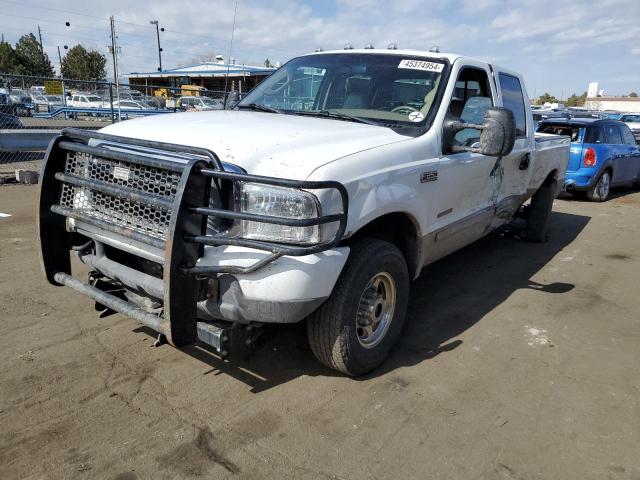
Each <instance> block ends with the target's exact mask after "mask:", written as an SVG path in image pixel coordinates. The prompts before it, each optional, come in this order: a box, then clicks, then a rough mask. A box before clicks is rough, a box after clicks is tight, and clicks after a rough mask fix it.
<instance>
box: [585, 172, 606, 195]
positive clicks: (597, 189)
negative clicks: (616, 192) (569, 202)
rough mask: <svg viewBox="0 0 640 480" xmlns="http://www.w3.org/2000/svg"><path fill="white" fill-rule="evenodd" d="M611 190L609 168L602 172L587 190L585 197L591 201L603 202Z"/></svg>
mask: <svg viewBox="0 0 640 480" xmlns="http://www.w3.org/2000/svg"><path fill="white" fill-rule="evenodd" d="M610 192H611V173H610V172H609V170H606V171H605V172H603V174H602V175H600V178H599V179H598V181H597V182H596V184H595V186H594V187H593V188H592V189H591V190H589V191H588V192H587V198H588V199H589V200H591V201H592V202H604V201H605V200H606V199H607V198H609V193H610Z"/></svg>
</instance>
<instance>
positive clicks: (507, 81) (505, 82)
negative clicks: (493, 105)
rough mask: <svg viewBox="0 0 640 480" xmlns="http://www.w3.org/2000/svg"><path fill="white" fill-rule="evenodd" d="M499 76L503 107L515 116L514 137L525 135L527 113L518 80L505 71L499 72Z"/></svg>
mask: <svg viewBox="0 0 640 480" xmlns="http://www.w3.org/2000/svg"><path fill="white" fill-rule="evenodd" d="M499 78H500V88H501V90H502V103H503V105H504V107H505V108H508V109H509V110H511V111H512V112H513V116H514V117H515V118H516V137H520V138H522V137H526V136H527V115H526V110H525V106H524V95H523V94H522V86H521V85H520V80H518V79H517V78H516V77H514V76H512V75H507V74H505V73H500V74H499Z"/></svg>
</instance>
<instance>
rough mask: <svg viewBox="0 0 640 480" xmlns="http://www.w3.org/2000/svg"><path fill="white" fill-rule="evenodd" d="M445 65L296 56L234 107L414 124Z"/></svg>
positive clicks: (422, 118) (385, 57)
mask: <svg viewBox="0 0 640 480" xmlns="http://www.w3.org/2000/svg"><path fill="white" fill-rule="evenodd" d="M445 68H447V66H446V65H445V63H443V62H442V61H439V60H430V59H425V58H420V57H411V56H407V57H405V56H401V55H394V54H357V53H352V54H349V53H329V54H318V55H309V56H304V57H299V58H295V59H293V60H291V61H290V62H288V63H287V64H286V65H284V66H283V67H282V68H280V69H279V70H277V71H276V72H274V73H273V74H272V75H271V76H270V77H268V78H267V79H266V80H264V81H263V82H262V83H260V84H259V85H258V86H257V87H256V88H254V89H253V90H252V91H251V92H250V93H249V94H248V95H247V96H246V97H245V98H244V99H243V100H242V101H241V102H240V103H239V106H240V107H242V106H247V107H248V106H251V105H257V106H260V107H268V108H271V109H277V110H279V111H281V112H282V113H292V114H303V113H308V114H313V113H318V114H321V113H323V112H324V113H325V114H326V113H327V112H331V113H335V114H342V115H344V116H351V117H357V118H360V119H366V120H369V121H372V122H375V123H376V124H380V125H387V126H412V127H419V126H422V125H424V124H425V123H426V119H427V117H428V116H429V112H430V111H431V110H432V108H433V106H434V103H435V102H434V100H435V97H436V91H437V88H438V85H439V84H440V78H441V76H442V75H443V73H444V71H445Z"/></svg>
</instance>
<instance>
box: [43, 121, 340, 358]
mask: <svg viewBox="0 0 640 480" xmlns="http://www.w3.org/2000/svg"><path fill="white" fill-rule="evenodd" d="M95 142H102V143H106V144H107V145H108V147H107V148H105V146H104V145H98V146H95V145H92V143H95ZM69 153H71V154H74V153H75V154H76V155H84V156H88V157H87V158H88V159H91V161H92V160H96V158H98V159H106V160H107V161H108V162H112V163H111V167H107V170H108V169H109V168H111V174H113V171H115V168H116V167H114V165H116V164H117V165H122V164H127V165H132V166H133V167H135V168H138V167H140V168H151V169H159V170H162V171H167V172H173V174H175V175H179V181H178V182H177V186H176V188H175V189H174V190H175V192H173V194H172V196H173V199H170V198H167V197H166V196H161V195H155V194H154V193H150V192H148V191H144V190H142V189H141V190H138V189H135V188H132V187H131V186H130V185H128V183H129V182H128V180H127V182H125V183H127V184H126V185H123V184H122V183H118V182H115V180H114V181H113V182H112V181H105V180H101V179H95V178H86V177H83V176H82V175H77V174H74V173H73V172H69V171H67V170H66V162H67V155H68V154H69ZM83 158H84V157H83ZM89 162H90V160H87V165H89ZM133 167H132V168H133ZM85 168H92V167H85ZM127 171H128V170H127ZM222 181H229V182H232V183H234V184H235V183H236V182H251V183H258V184H264V185H272V186H278V187H289V188H296V189H304V190H325V189H329V190H334V191H337V192H338V194H339V195H340V198H341V204H342V205H341V206H342V212H341V213H338V214H330V215H325V216H320V217H317V218H310V219H291V218H286V217H272V216H266V215H257V214H250V213H245V212H237V211H232V210H227V209H224V208H222V206H221V205H220V206H219V207H218V206H216V205H214V206H212V205H210V199H211V198H212V196H211V193H212V192H211V189H212V188H213V189H218V192H217V197H218V198H219V196H220V195H219V193H220V192H219V189H220V185H221V182H222ZM63 186H67V187H66V188H73V189H81V190H82V191H83V192H85V193H82V195H88V193H86V191H89V192H91V195H95V194H94V193H93V192H97V193H98V194H100V195H102V196H103V197H104V198H109V199H112V200H115V201H123V202H129V204H135V205H136V206H140V207H141V208H142V207H145V208H146V207H153V208H158V209H163V211H168V212H169V214H170V216H169V218H170V220H169V222H168V226H167V228H166V233H165V234H164V238H160V236H159V235H158V234H155V235H154V234H151V233H150V232H147V231H140V229H136V228H134V227H131V228H129V227H128V226H127V225H124V226H123V225H122V224H118V223H117V222H115V221H113V222H110V221H109V218H102V217H101V216H100V215H90V214H87V213H86V212H84V211H82V209H80V208H79V209H76V208H75V198H76V196H77V195H78V193H77V192H78V191H79V190H72V192H75V193H73V194H72V197H71V198H72V202H71V203H72V205H71V208H70V207H69V205H66V206H65V205H61V203H62V200H61V199H62V197H61V196H62V192H63ZM347 214H348V194H347V191H346V189H345V187H344V185H342V184H341V183H339V182H335V181H298V180H289V179H280V178H273V177H265V176H259V175H249V174H245V173H236V172H230V171H225V170H224V169H223V165H222V162H221V161H220V158H219V157H218V155H216V154H215V153H214V152H212V151H210V150H207V149H204V148H198V147H189V146H183V145H175V144H171V143H166V142H157V141H150V140H140V139H130V138H125V137H120V136H115V135H107V134H104V133H100V132H94V131H85V130H79V129H64V130H62V134H61V135H60V136H59V137H57V138H55V139H54V140H53V141H52V142H51V144H50V145H49V148H48V150H47V154H46V158H45V162H44V164H43V168H42V176H41V183H40V199H39V211H38V229H39V231H38V233H39V240H40V250H41V260H42V265H43V268H44V271H45V274H46V276H47V279H48V281H49V282H50V283H52V284H54V285H62V284H63V283H62V282H61V281H60V280H61V279H62V278H63V277H64V275H59V274H66V275H71V262H70V250H72V248H73V247H72V234H71V233H70V232H68V231H67V228H66V220H67V218H72V219H75V220H77V221H81V222H84V223H86V224H88V225H91V226H93V227H96V228H98V229H101V230H104V231H108V232H111V233H115V234H117V235H120V236H124V237H126V238H130V239H132V240H135V241H137V242H140V243H143V244H146V245H149V246H151V247H155V248H156V249H160V250H163V251H164V273H163V285H164V307H163V317H159V320H158V321H159V322H160V323H159V324H158V325H159V326H158V328H155V329H156V330H157V331H161V332H162V333H164V334H166V335H167V338H168V340H169V341H170V342H171V343H173V344H174V345H180V344H186V343H190V342H191V341H193V339H194V338H195V337H196V331H195V324H196V322H195V320H194V321H187V320H186V319H195V318H196V303H197V300H198V298H197V295H198V290H199V289H198V282H199V278H200V277H201V276H215V275H217V274H225V273H231V274H233V273H250V272H253V271H256V270H258V269H260V268H262V267H264V266H266V265H268V264H269V263H271V262H273V261H275V260H276V259H278V258H279V257H281V256H283V255H288V256H301V255H310V254H314V253H318V252H321V251H324V250H329V249H331V248H333V247H335V246H336V245H337V244H338V243H339V242H340V241H341V240H342V238H343V236H344V233H345V230H346V224H347ZM208 217H217V218H224V219H231V220H249V221H252V222H258V223H269V224H275V225H284V226H294V227H296V226H297V227H307V226H316V225H324V224H329V223H336V222H338V223H339V224H338V228H337V230H336V232H335V234H334V235H333V237H332V238H331V239H329V240H327V241H324V242H319V243H316V244H312V245H305V246H300V245H289V244H284V243H277V242H267V241H262V240H252V239H245V238H232V237H225V236H222V235H208V234H207V218H208ZM205 245H207V246H224V245H234V246H242V247H249V248H253V249H257V250H262V251H265V252H269V254H268V255H267V256H265V257H264V258H263V259H261V260H259V261H257V262H255V263H253V264H251V265H249V266H240V265H224V266H196V265H197V261H198V259H199V258H202V257H203V255H204V247H205ZM64 278H66V277H64ZM64 283H65V284H68V282H66V281H65V282H64ZM132 308H135V307H133V306H132ZM125 313H128V312H125ZM131 316H132V315H131ZM178 318H181V319H185V320H180V321H177V319H178ZM172 319H173V320H172Z"/></svg>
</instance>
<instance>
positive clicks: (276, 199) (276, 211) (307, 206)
mask: <svg viewBox="0 0 640 480" xmlns="http://www.w3.org/2000/svg"><path fill="white" fill-rule="evenodd" d="M235 201H236V210H238V211H240V212H243V213H255V214H257V215H268V216H270V217H282V218H296V219H303V218H316V217H318V216H319V214H320V206H319V203H318V199H317V197H316V196H315V195H313V194H311V193H308V192H303V191H301V190H296V189H293V188H283V187H273V186H269V185H259V184H253V183H243V184H240V186H239V187H238V190H237V191H236V199H235ZM240 236H241V237H243V238H248V239H252V240H267V241H270V242H281V243H297V244H311V243H318V242H319V241H320V227H319V226H318V225H315V226H312V227H289V226H286V225H275V224H272V223H261V222H253V221H250V220H242V221H241V228H240Z"/></svg>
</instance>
